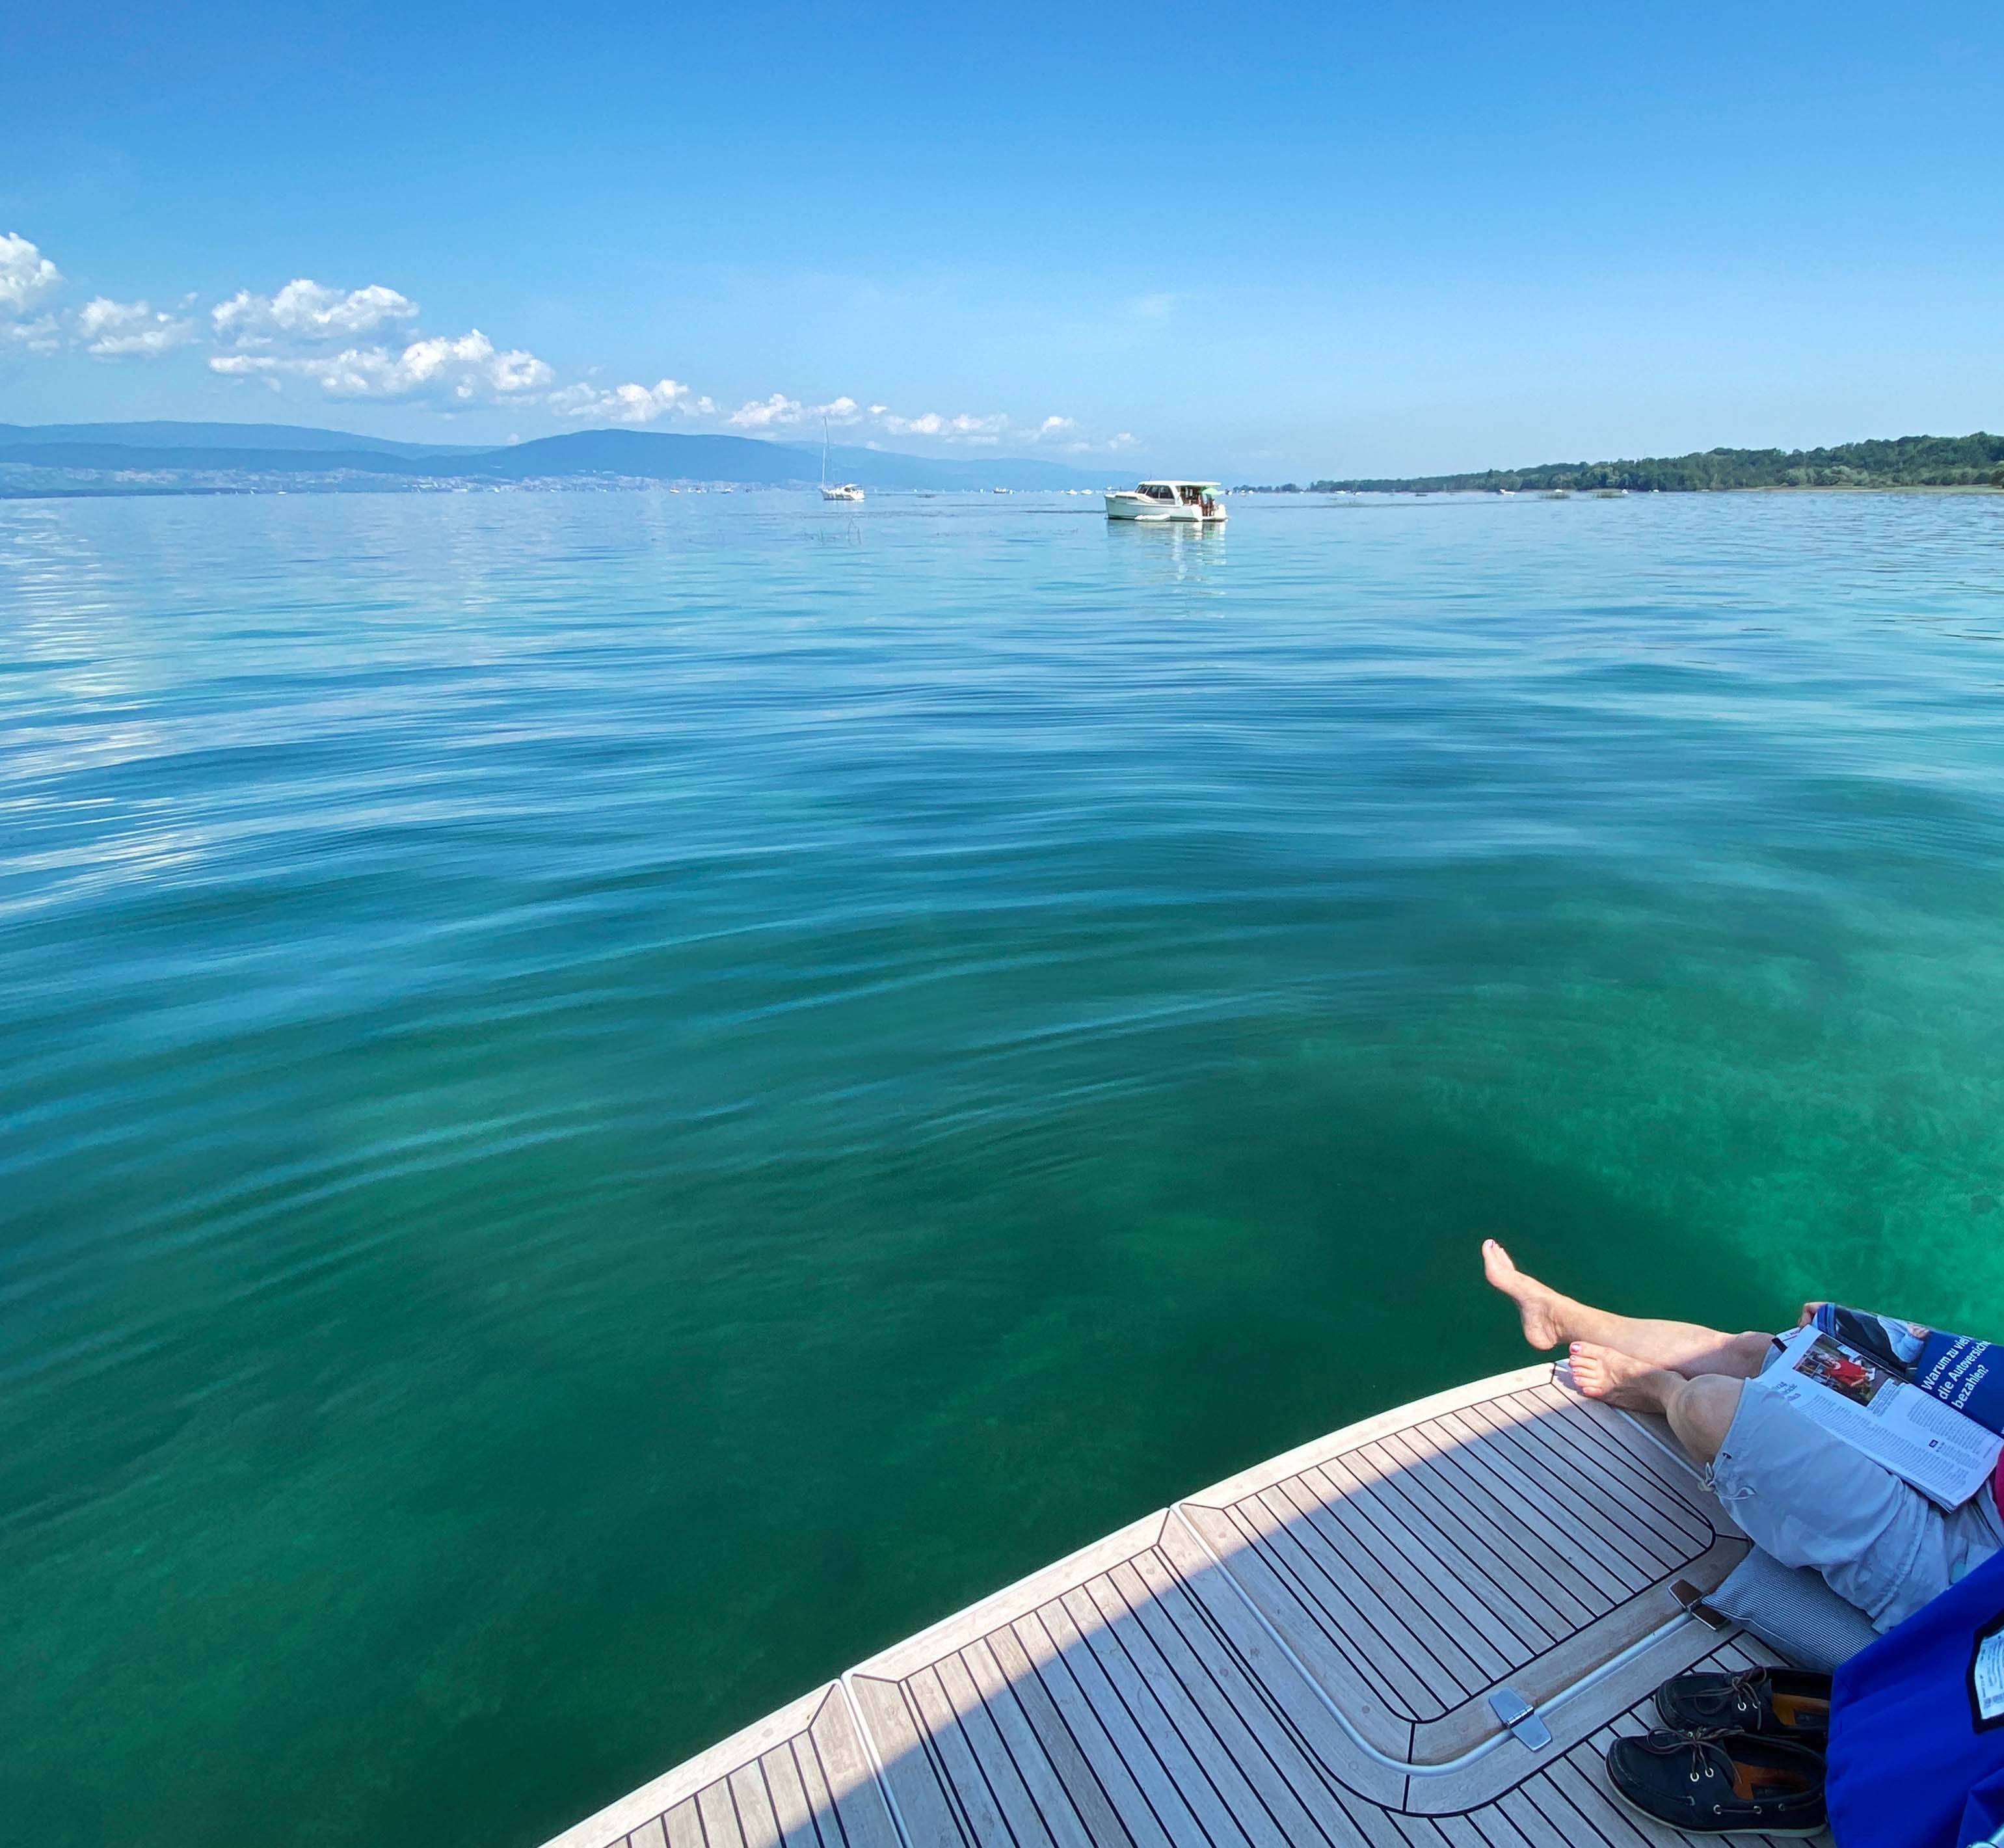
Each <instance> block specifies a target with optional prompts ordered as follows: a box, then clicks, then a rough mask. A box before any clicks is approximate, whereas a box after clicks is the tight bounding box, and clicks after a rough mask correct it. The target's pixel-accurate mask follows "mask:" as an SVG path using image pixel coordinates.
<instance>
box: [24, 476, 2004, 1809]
mask: <svg viewBox="0 0 2004 1848" xmlns="http://www.w3.org/2000/svg"><path fill="white" fill-rule="evenodd" d="M0 638H4V641H5V647H4V651H0V668H4V670H5V672H4V673H0V720H4V725H0V766H4V770H5V784H4V791H5V794H4V801H5V808H4V811H0V1024H4V1027H5V1047H6V1057H5V1061H4V1064H0V1305H3V1306H4V1315H0V1522H3V1523H4V1524H0V1621H3V1622H4V1627H5V1636H6V1638H7V1660H8V1661H9V1668H10V1672H9V1674H7V1675H6V1676H5V1677H4V1678H0V1736H4V1737H5V1739H6V1741H7V1742H8V1743H7V1749H6V1758H7V1766H8V1776H7V1782H8V1786H9V1794H8V1797H7V1806H8V1808H9V1810H10V1811H11V1814H12V1829H14V1830H15V1831H17V1832H18V1835H19V1839H33V1840H36V1841H38V1842H40V1843H71V1842H76V1843H82V1842H96V1841H99V1840H102V1839H107V1838H114V1837H116V1838H118V1839H143V1840H145V1841H146V1842H148V1843H149V1844H165V1845H167V1848H180V1845H183V1844H196V1843H234V1842H237V1841H241V1840H243V1839H249V1838H251V1837H253V1836H254V1838H255V1839H258V1840H260V1841H265V1842H284V1843H294V1842H296V1843H314V1844H320V1843H342V1844H370V1845H371V1848H377V1845H380V1848H397V1845H401V1844H411V1845H412V1848H416V1845H418V1844H425V1845H426V1848H433V1845H435V1844H436V1843H440V1842H448V1841H451V1842H457V1841H475V1840H478V1841H481V1842H483V1843H503V1844H506V1843H521V1844H532V1843H536V1842H538V1841H540V1840H541V1838H542V1837H543V1836H545V1835H547V1834H548V1833H550V1832H552V1831H554V1830H555V1829H557V1828H559V1826H561V1825H564V1824H566V1823H567V1822H569V1821H571V1820H573V1819H574V1818H576V1817H577V1816H579V1815H582V1814H583V1813H584V1812H585V1811H587V1810H589V1809H590V1808H594V1807H595V1806H596V1805H597V1804H600V1803H601V1802H603V1801H606V1800H608V1799H609V1798H610V1797H612V1796H614V1795H615V1794H619V1793H620V1792H622V1791H623V1790H625V1789H626V1788H628V1787H630V1786H632V1785H633V1784H635V1783H639V1782H640V1781H641V1780H643V1779H644V1778H646V1777H647V1776H650V1775H652V1774H653V1773H655V1772H657V1771H658V1770H660V1769H663V1768H664V1767H665V1766H667V1764H669V1763H670V1762H673V1761H674V1760H675V1759H678V1758H680V1757H681V1756H682V1755H685V1754H686V1753H688V1752H690V1751H692V1750H693V1749H695V1748H698V1747H699V1746H701V1745H704V1744H706V1743H707V1742H708V1741H709V1740H711V1739H712V1738H715V1737H716V1736H718V1735H720V1734H722V1733H723V1732H725V1731H728V1730H730V1729H731V1728H732V1727H735V1726H737V1725H738V1724H741V1723H743V1722H744V1721H746V1720H750V1719H751V1718H753V1717H756V1716H757V1715H758V1714H759V1713H762V1711H764V1710H765V1709H767V1708H769V1707H770V1706H774V1705H776V1704H778V1703H779V1702H780V1701H782V1700H783V1699H787V1698H788V1697H790V1696H791V1695H794V1694H796V1693H798V1692H801V1691H802V1690H803V1689H804V1688H806V1687H808V1685H811V1683H813V1682H814V1681H816V1680H818V1679H820V1678H825V1677H826V1676H828V1675H829V1674H832V1673H833V1672H835V1671H837V1670H839V1669H840V1668H841V1667H844V1666H845V1665H846V1664H849V1663H850V1662H852V1661H853V1660H857V1659H858V1658H860V1657H862V1656H863V1655H864V1654H865V1653H867V1652H868V1651H870V1650H872V1649H874V1648H875V1647H876V1646H879V1645H881V1643H885V1642H886V1641H888V1640H889V1639H892V1638H893V1637H895V1636H899V1635H901V1634H902V1633H904V1632H908V1631H909V1630H911V1629H915V1628H916V1627H918V1626H920V1625H922V1624H923V1623H925V1622H928V1621H930V1619H932V1618H935V1617H937V1616H939V1615H941V1614H943V1613H944V1612H945V1611H948V1610H949V1609H951V1608H954V1607H955V1606H956V1605H958V1604H962V1603H963V1602H965V1601H967V1600H969V1599H970V1598H972V1597H975V1596H976V1595H978V1594H981V1593H983V1592H985V1591H987V1590H991V1589H993V1588H994V1587H996V1586H997V1585H998V1584H1000V1583H1003V1582H1004V1581H1006V1580H1007V1579H1009V1578H1010V1577H1011V1576H1014V1575H1016V1574H1018V1573H1021V1572H1022V1571H1024V1570H1026V1569H1029V1568H1031V1567H1032V1566H1036V1565H1039V1564H1040V1563H1042V1562H1044V1561H1046V1559H1050V1558H1052V1557H1053V1556H1055V1555H1058V1554H1059V1553H1060V1552H1063V1551H1065V1550H1067V1549H1068V1548H1070V1547H1072V1546H1074V1545H1077V1544H1079V1543H1081V1542H1083V1541H1086V1540H1088V1539H1091V1538H1095V1536H1097V1535H1098V1534H1100V1533H1102V1532H1103V1531H1106V1530H1107V1529H1109V1528H1111V1527H1114V1526H1115V1525H1116V1524H1119V1523H1120V1522H1122V1521H1124V1520H1127V1519H1129V1518H1130V1517H1133V1516H1134V1515H1136V1514H1137V1513H1141V1512H1144V1511H1145V1510H1147V1509H1149V1508H1151V1507H1154V1506H1158V1505H1160V1504H1161V1503H1163V1502H1164V1501H1165V1500H1166V1499H1169V1498H1170V1497H1171V1496H1174V1495H1175V1494H1178V1493H1179V1492H1183V1491H1186V1490H1188V1489H1192V1488H1194V1487H1196V1486H1198V1485H1201V1484H1203V1482H1206V1481H1207V1480H1210V1479H1213V1478H1217V1477H1218V1476H1221V1475H1224V1473H1226V1472H1227V1471H1230V1470H1231V1469H1233V1468H1236V1467H1238V1466H1239V1465H1242V1464H1245V1463H1247V1462H1249V1461H1252V1460H1254V1459H1256V1458H1258V1457H1261V1456H1263V1455H1266V1454H1270V1453H1272V1452H1274V1451H1277V1450H1280V1449H1281V1448H1283V1447H1284V1446H1288V1445H1289V1444H1291V1443H1295V1442H1297V1441H1298V1440H1300V1439H1303V1438H1305V1437H1306V1436H1310V1435H1312V1434H1313V1433H1316V1432H1319V1431H1321V1430H1323V1429H1328V1428H1329V1427H1330V1426H1332V1425H1336V1424H1337V1423H1340V1422H1343V1421H1344V1420H1345V1419H1347V1418H1351V1417H1352V1416H1354V1415H1358V1414H1360V1413H1361V1412H1363V1411H1367V1410H1369V1409H1372V1408H1377V1407H1379V1406H1382V1405H1384V1404H1387V1403H1389V1402H1392V1401H1397V1400H1400V1399H1403V1398H1407V1397H1412V1396H1414V1395H1415V1394H1418V1393H1421V1392H1422V1391H1425V1390H1430V1389H1431V1388H1434V1387H1438V1386H1441V1385H1442V1384H1445V1383H1449V1382H1451V1381H1453V1380H1459V1379H1462V1378H1465V1377H1467V1376H1472V1375H1474V1374H1477V1373H1482V1372H1485V1371H1488V1370H1491V1369H1495V1368H1498V1367H1501V1366H1508V1365H1512V1364H1515V1362H1517V1361H1518V1359H1519V1358H1520V1351H1519V1348H1517V1347H1516V1346H1515V1338H1514V1334H1513V1331H1512V1326H1511V1324H1510V1322H1509V1320H1508V1317H1507V1316H1505V1315H1504V1314H1502V1313H1499V1311H1498V1308H1497V1306H1495V1305H1494V1304H1493V1303H1491V1302H1490V1301H1488V1300H1487V1299H1485V1298H1484V1293H1483V1292H1482V1291H1481V1289H1480V1285H1479V1284H1478V1283H1477V1280H1476V1275H1475V1271H1474V1246H1475V1242H1476V1240H1477V1239H1478V1238H1479V1237H1480V1236H1482V1235H1483V1234H1484V1233H1492V1232H1493V1233H1501V1235H1502V1236H1505V1238H1507V1239H1508V1240H1510V1242H1511V1243H1512V1245H1513V1247H1515V1249H1516V1250H1517V1252H1518V1254H1519V1257H1520V1258H1521V1259H1522V1261H1524V1262H1525V1263H1526V1264H1527V1265H1529V1266H1532V1267H1533V1268H1541V1269H1543V1270H1546V1271H1548V1272H1549V1273H1550V1274H1551V1275H1553V1276H1554V1278H1556V1279H1557V1280H1558V1281H1560V1282H1563V1283H1564V1284H1566V1285H1569V1286H1570V1287H1572V1288H1574V1289H1577V1290H1579V1291H1581V1292H1590V1293H1592V1294H1595V1295H1597V1296H1603V1297H1605V1298H1607V1299H1611V1300H1613V1302H1615V1303H1617V1304H1619V1305H1620V1306H1628V1307H1633V1308H1638V1309H1645V1310H1655V1311H1658V1312H1662V1313H1684V1314H1694V1315H1698V1316H1701V1317H1704V1318H1706V1319H1708V1320H1719V1321H1722V1322H1724V1323H1725V1324H1729V1325H1731V1326H1734V1327H1738V1326H1743V1325H1746V1324H1761V1323H1771V1322H1776V1321H1779V1320H1784V1319H1789V1318H1790V1317H1792V1310H1793V1307H1794V1305H1795V1303H1796V1302H1797V1301H1798V1300H1799V1299H1800V1298H1801V1297H1802V1296H1805V1295H1806V1294H1811V1293H1813V1294H1817V1295H1824V1294H1832V1295H1839V1296H1848V1297H1852V1298H1859V1299H1867V1300H1870V1301H1873V1302H1880V1303H1885V1304H1887V1305H1888V1306H1901V1307H1904V1308H1907V1309H1908V1310H1911V1313H1915V1314H1918V1315H1926V1316H1929V1317H1936V1318H1938V1319H1940V1320H1945V1321H1950V1322H1957V1323H1963V1324H1974V1325H1977V1326H1979V1327H1987V1328H1988V1330H1989V1331H1992V1332H1993V1333H1995V1332H1998V1331H1999V1329H2000V1325H2004V1248H2000V1238H1999V1233H2000V1229H2004V1217H2000V1215H1999V1208H1998V1205H1997V1201H1998V1200H1999V1198H2000V1197H2004V1129H2000V1127H1999V1126H2000V1124H2004V1060H2000V1052H2001V1051H2004V903H2000V901H2001V900H2004V879H2000V872H1999V869H2000V866H2004V500H1995V499H1988V498H1979V497H1968V498H1962V497H1946V496H1942V497H1927V496H1912V497H1885V498H1879V497H1865V496H1848V497H1847V496H1834V495H1833V496H1732V497H1727V496H1711V497H1690V498H1671V497H1659V498H1648V499H1643V498H1637V499H1631V500H1626V501H1620V502H1611V503H1603V502H1594V501H1575V502H1570V503H1543V502H1538V501H1529V500H1519V501H1515V502H1511V503H1498V502H1487V503H1457V502H1452V501H1446V500H1431V501H1424V502H1411V501H1408V502H1405V503H1400V504H1396V505H1387V506H1380V507H1347V508H1333V507H1320V506H1317V505H1314V504H1311V503H1254V504H1245V503H1241V505H1240V506H1239V507H1238V508H1237V509H1235V517H1234V519H1233V521H1232V523H1231V527H1230V528H1229V529H1228V531H1226V532H1224V533H1223V534H1203V535H1188V534H1185V535H1178V534H1173V533H1168V532H1164V531H1152V530H1133V529H1128V528H1111V529H1109V528H1108V526H1107V525H1106V524H1105V522H1104V521H1102V519H1100V518H1099V517H1098V515H1097V512H1096V510H1094V509H1092V508H1091V507H1090V506H1089V504H1088V503H1081V502H1079V501H1076V500H1050V501H1039V500H1035V499H1034V498H1031V497H1025V496H1018V497H1016V498H1014V499H1013V500H1009V501H1007V502H1002V501H996V502H992V503H991V502H987V501H974V500H938V501H917V500H874V501H873V502H871V503H869V504H868V505H867V507H865V508H864V509H863V510H861V511H860V514H851V513H850V511H848V510H845V509H840V508H824V507H822V505H821V504H820V503H818V502H810V501H808V500H804V499H801V498H799V497H793V496H779V495H769V496H734V497H730V498H729V499H726V498H724V497H722V496H709V497H706V498H705V499H702V500H695V499H690V498H678V497H672V496H660V495H646V494H632V495H628V494H606V495H586V494H577V495H562V494H555V495H548V496H517V495H493V496H473V497H446V498H440V499H426V498H419V497H415V496H413V497H391V496H384V497H375V496H368V497H356V498H352V499H335V498H299V497H294V498H289V499H272V498H266V499H255V500H170V501H156V502H139V501H106V502H98V503H74V504H56V503H6V504H0Z"/></svg>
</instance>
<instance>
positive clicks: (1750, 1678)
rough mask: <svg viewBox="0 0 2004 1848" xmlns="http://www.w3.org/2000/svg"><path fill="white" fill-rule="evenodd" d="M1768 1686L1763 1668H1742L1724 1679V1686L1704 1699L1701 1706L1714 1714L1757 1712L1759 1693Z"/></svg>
mask: <svg viewBox="0 0 2004 1848" xmlns="http://www.w3.org/2000/svg"><path fill="white" fill-rule="evenodd" d="M1767 1685H1768V1671H1767V1670H1766V1669H1764V1668H1743V1669H1741V1670H1740V1671H1739V1672H1738V1673H1737V1674H1732V1675H1729V1676H1728V1677H1727V1678H1726V1681H1725V1686H1724V1687H1722V1688H1719V1689H1718V1692H1715V1693H1714V1694H1711V1695H1708V1696H1707V1697H1706V1698H1705V1699H1704V1702H1702V1704H1703V1705H1704V1706H1708V1707H1710V1708H1711V1709H1712V1710H1713V1711H1714V1712H1715V1713H1717V1712H1720V1711H1724V1712H1726V1713H1756V1712H1757V1711H1758V1710H1759V1709H1760V1706H1761V1690H1762V1689H1763V1688H1765V1687H1766V1686H1767Z"/></svg>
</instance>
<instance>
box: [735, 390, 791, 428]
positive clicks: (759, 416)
mask: <svg viewBox="0 0 2004 1848" xmlns="http://www.w3.org/2000/svg"><path fill="white" fill-rule="evenodd" d="M806 415H807V407H806V406H805V405H803V404H802V403H801V401H800V400H799V399H798V398H788V397H787V396H786V395H785V394H783V393H781V392H778V391H775V392H774V393H773V395H772V396H771V397H770V398H766V399H765V400H764V401H763V402H758V401H754V402H752V403H750V404H745V405H739V406H738V407H737V409H736V410H734V411H733V412H731V413H730V421H731V422H732V423H734V424H736V425H737V427H738V428H739V429H740V430H770V429H771V428H772V427H773V426H774V425H775V424H786V423H799V422H800V420H801V419H802V418H803V417H804V416H806Z"/></svg>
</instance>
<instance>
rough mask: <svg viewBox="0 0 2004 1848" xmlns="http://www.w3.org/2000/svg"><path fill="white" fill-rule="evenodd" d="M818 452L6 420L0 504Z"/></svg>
mask: <svg viewBox="0 0 2004 1848" xmlns="http://www.w3.org/2000/svg"><path fill="white" fill-rule="evenodd" d="M828 465H829V471H830V473H831V475H832V476H833V477H834V478H835V479H838V480H841V481H853V482H858V483H860V485H861V486H864V487H866V488H1083V487H1100V486H1104V485H1105V482H1106V479H1107V477H1106V475H1105V473H1104V472H1098V471H1095V472H1087V471H1085V470H1084V469H1081V468H1074V467H1072V466H1070V465H1068V464H1066V463H1063V462H1056V461H1043V460H1042V459H1040V458H1034V457H1004V456H993V457H986V458H981V459H979V460H975V461H958V460H947V459H944V458H937V457H933V456H914V455H901V454H894V453H892V452H891V451H885V450H878V449H853V448H841V449H834V450H831V451H829V464H828ZM821 467H822V458H821V450H820V447H819V446H818V445H816V446H814V447H808V446H807V445H804V444H802V445H800V446H795V445H793V444H784V443H768V442H762V441H760V440H758V439H757V438H755V437H709V436H689V435H684V434H680V433H675V434H668V433H656V432H653V431H650V430H576V431H573V432H571V433H568V434H566V435H563V436H558V437H539V438H538V439H537V440H535V441H534V442H530V443H513V444H506V445H504V446H501V447H492V446H479V447H466V446H460V445H453V444H429V443H395V442H391V441H387V440H384V439H383V438H381V437H358V436H354V435H352V434H350V433H347V432H345V431H342V430H311V429H307V428H305V427H303V426H298V425H293V424H282V423H44V424H12V423H0V496H13V497H19V496H47V495H51V494H55V495H61V494H121V493H123V494H145V493H189V492H199V493H228V492H230V491H232V490H233V489H251V488H255V487H258V486H262V485H263V484H265V482H271V483H272V484H273V485H277V486H286V487H288V488H290V489H293V490H294V491H298V490H301V489H307V490H311V489H329V490H338V489H344V488H345V489H356V488H370V487H373V488H378V489H380V488H390V487H400V486H420V485H422V484H426V483H429V482H446V481H450V482H495V483H498V482H516V483H521V482H535V481H567V482H568V481H576V482H590V481H594V480H597V481H611V480H627V481H634V480H640V481H658V482H689V483H706V484H716V485H730V486H744V487H784V486H802V485H806V484H811V483H812V482H816V481H818V480H819V479H820V477H821Z"/></svg>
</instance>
